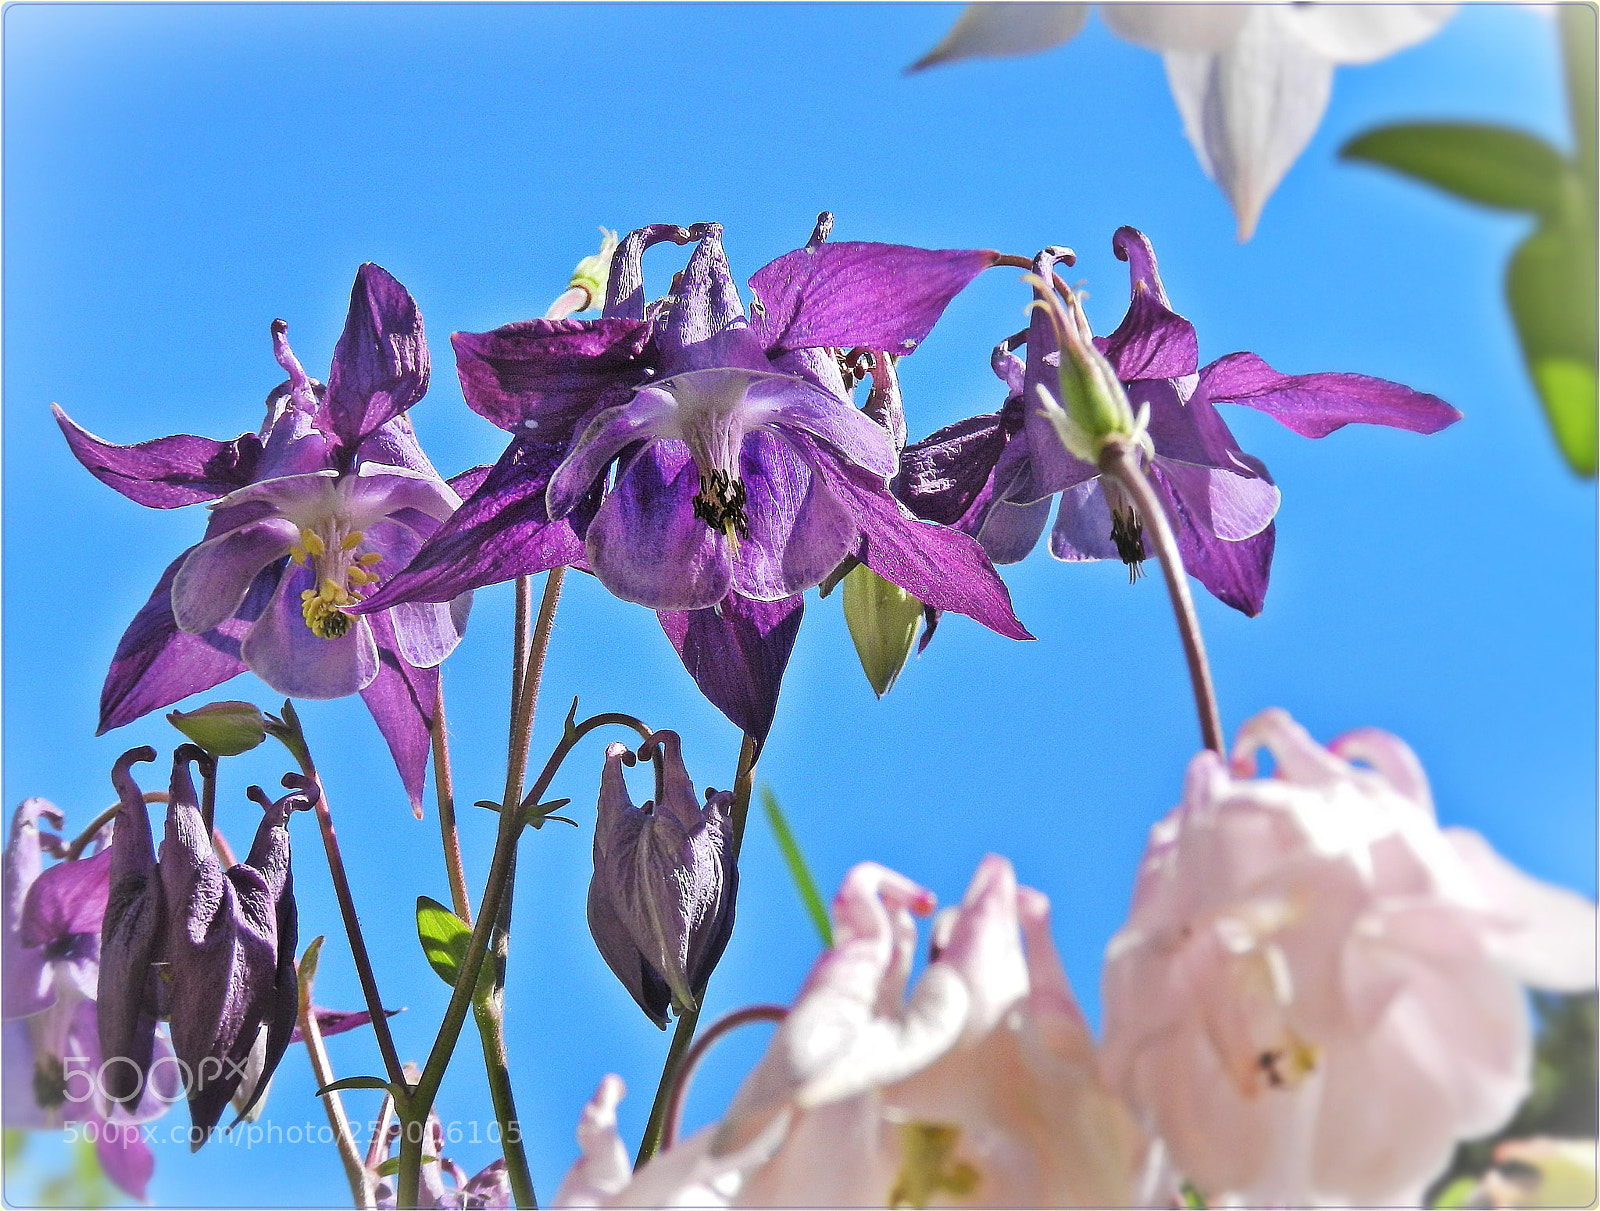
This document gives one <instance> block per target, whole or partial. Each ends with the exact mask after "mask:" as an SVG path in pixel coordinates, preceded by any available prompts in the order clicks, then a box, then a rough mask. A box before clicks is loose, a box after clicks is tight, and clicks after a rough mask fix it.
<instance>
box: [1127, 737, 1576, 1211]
mask: <svg viewBox="0 0 1600 1211" xmlns="http://www.w3.org/2000/svg"><path fill="white" fill-rule="evenodd" d="M1262 748H1265V749H1267V750H1268V751H1270V752H1271V754H1272V756H1273V758H1274V760H1275V762H1276V766H1277V771H1276V777H1273V778H1256V777H1254V774H1255V772H1256V771H1255V755H1256V753H1257V752H1258V751H1259V750H1260V749H1262ZM1358 763H1359V764H1358ZM1524 984H1529V985H1533V986H1534V987H1540V988H1549V989H1557V990H1563V991H1577V990H1580V989H1585V988H1593V987H1594V986H1595V908H1594V905H1592V904H1590V903H1589V902H1588V901H1587V900H1584V899H1583V898H1582V897H1580V896H1578V895H1576V894H1574V893H1572V892H1568V891H1564V890H1561V889H1559V888H1555V887H1552V886H1549V885H1547V884H1544V883H1540V882H1538V881H1536V880H1534V879H1530V878H1528V877H1527V876H1526V875H1524V874H1522V873H1521V872H1520V871H1518V870H1516V869H1515V868H1514V867H1512V866H1511V865H1510V864H1508V863H1507V862H1506V861H1505V860H1504V859H1502V858H1501V857H1499V856H1498V855H1497V854H1496V853H1495V852H1494V851H1493V850H1492V849H1491V848H1490V847H1489V845H1488V843H1487V842H1485V841H1484V840H1483V838H1482V837H1480V836H1479V835H1478V834H1476V833H1473V832H1469V831H1467V830H1465V829H1459V828H1450V829H1443V830H1441V829H1440V828H1439V826H1438V824H1437V823H1436V821H1435V819H1434V813H1433V804H1432V800H1431V797H1430V795H1429V792H1428V783H1427V779H1426V777H1425V775H1424V774H1423V771H1422V767H1421V765H1420V763H1419V762H1418V761H1417V758H1416V757H1415V755H1413V754H1412V752H1411V750H1410V749H1408V748H1407V747H1406V746H1405V745H1404V744H1403V743H1401V742H1400V741H1399V740H1397V739H1395V738H1394V737H1393V736H1390V735H1387V734H1386V733H1383V732H1379V731H1375V730H1370V729H1368V730H1362V731H1357V732H1351V733H1349V734H1348V735H1346V736H1343V737H1341V738H1340V739H1338V740H1335V741H1334V742H1333V743H1332V744H1331V745H1330V746H1329V747H1328V748H1326V749H1324V748H1322V747H1321V746H1320V745H1318V744H1317V743H1316V742H1315V741H1314V740H1312V739H1311V737H1310V736H1309V735H1308V734H1307V733H1306V732H1305V730H1304V729H1303V728H1301V727H1300V726H1299V725H1298V724H1296V723H1295V722H1294V721H1293V720H1292V719H1290V718H1289V716H1288V715H1287V714H1286V713H1285V712H1283V711H1281V710H1269V711H1265V712H1263V713H1262V714H1260V715H1257V716H1256V717H1255V718H1254V719H1252V720H1250V722H1248V723H1246V724H1245V726H1244V727H1243V728H1242V729H1241V731H1240V733H1239V738H1238V740H1237V742H1236V743H1235V746H1234V752H1233V761H1232V765H1231V767H1230V766H1229V765H1228V764H1226V763H1224V761H1223V759H1222V758H1221V757H1220V756H1218V755H1217V754H1215V753H1210V752H1204V753H1201V754H1200V755H1199V756H1197V757H1196V758H1195V759H1194V760H1193V761H1192V762H1191V763H1190V766H1189V773H1188V779H1187V782H1186V785H1185V788H1184V797H1183V802H1182V803H1181V804H1180V805H1179V806H1178V807H1177V808H1176V809H1175V810H1174V811H1173V812H1172V813H1171V814H1170V815H1168V816H1167V818H1166V819H1164V820H1162V821H1161V822H1160V823H1159V824H1157V825H1156V826H1155V827H1154V828H1153V829H1152V830H1151V835H1150V844H1149V848H1148V849H1147V851H1146V853H1145V858H1144V863H1143V866H1142V867H1141V869H1140V872H1139V876H1138V881H1137V884H1136V886H1135V889H1134V897H1133V907H1132V910H1131V912H1130V914H1129V919H1128V922H1127V924H1126V925H1125V926H1124V927H1123V928H1122V929H1121V931H1119V932H1118V933H1117V935H1116V936H1115V937H1114V938H1113V939H1112V940H1111V943H1110V945H1109V947H1108V948H1107V952H1106V966H1105V974H1104V1005H1105V1064H1106V1072H1107V1076H1108V1078H1109V1079H1110V1081H1111V1083H1112V1085H1113V1086H1114V1087H1115V1088H1116V1089H1117V1090H1118V1091H1120V1092H1121V1093H1122V1094H1123V1095H1124V1096H1125V1097H1126V1098H1127V1100H1128V1102H1129V1103H1130V1104H1131V1105H1132V1106H1133V1107H1134V1108H1135V1110H1136V1112H1137V1113H1138V1114H1139V1116H1140V1118H1141V1121H1142V1124H1143V1125H1144V1126H1145V1127H1146V1129H1147V1130H1148V1131H1149V1132H1150V1134H1151V1135H1152V1136H1155V1137H1159V1138H1160V1140H1161V1141H1162V1142H1163V1143H1164V1144H1165V1146H1166V1148H1167V1150H1168V1151H1169V1153H1170V1156H1171V1159H1172V1161H1173V1163H1174V1164H1175V1165H1176V1167H1177V1168H1178V1169H1179V1170H1180V1171H1181V1172H1182V1173H1183V1174H1184V1175H1185V1176H1187V1177H1188V1178H1189V1179H1190V1180H1191V1181H1193V1182H1194V1183H1195V1184H1196V1185H1197V1186H1198V1187H1199V1189H1200V1191H1201V1193H1202V1194H1203V1195H1204V1196H1205V1198H1206V1200H1207V1202H1208V1204H1210V1205H1213V1206H1215V1205H1218V1204H1221V1203H1224V1202H1242V1203H1245V1204H1247V1205H1253V1206H1260V1205H1270V1204H1277V1205H1288V1206H1306V1205H1310V1204H1319V1203H1320V1204H1328V1203H1343V1204H1347V1205H1348V1204H1363V1205H1368V1206H1395V1205H1410V1206H1417V1205H1418V1203H1419V1200H1420V1199H1421V1196H1422V1193H1423V1190H1424V1187H1425V1186H1426V1185H1427V1183H1428V1181H1429V1180H1430V1179H1431V1178H1433V1177H1434V1176H1435V1175H1436V1174H1438V1173H1439V1172H1440V1171H1441V1170H1442V1169H1443V1168H1444V1167H1445V1165H1446V1163H1447V1162H1448V1161H1449V1159H1450V1155H1451V1151H1452V1149H1453V1148H1454V1146H1455V1143H1456V1141H1457V1140H1459V1139H1464V1138H1471V1137H1475V1136H1480V1135H1485V1134H1487V1133H1489V1132H1492V1131H1493V1130H1495V1129H1496V1128H1498V1127H1499V1126H1500V1125H1501V1124H1502V1123H1504V1122H1505V1121H1506V1120H1507V1119H1508V1118H1509V1117H1510V1116H1511V1114H1512V1113H1513V1111H1515V1109H1516V1107H1517V1105H1518V1103H1519V1102H1520V1101H1521V1100H1522V1098H1523V1096H1524V1095H1525V1094H1526V1092H1527V1089H1528V1075H1529V1066H1530V1061H1531V1053H1532V1052H1531V1041H1530V1027H1529V1020H1528V1008H1527V1004H1526V998H1525V996H1524V993H1523V989H1522V986H1523V985H1524Z"/></svg>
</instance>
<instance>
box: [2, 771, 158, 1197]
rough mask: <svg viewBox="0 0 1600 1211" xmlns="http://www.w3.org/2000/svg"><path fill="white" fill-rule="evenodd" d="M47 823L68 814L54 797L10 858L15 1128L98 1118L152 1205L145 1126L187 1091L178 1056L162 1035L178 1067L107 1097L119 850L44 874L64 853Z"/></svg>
mask: <svg viewBox="0 0 1600 1211" xmlns="http://www.w3.org/2000/svg"><path fill="white" fill-rule="evenodd" d="M41 822H44V823H46V824H48V825H50V826H51V827H53V828H56V829H59V828H60V827H61V825H62V823H63V817H62V814H61V812H60V811H59V810H58V809H57V808H56V807H55V806H54V805H52V804H50V803H48V802H46V801H45V800H43V799H27V800H25V801H24V802H23V804H22V806H21V807H19V808H18V809H17V812H16V815H15V816H13V817H12V823H11V838H10V841H9V843H8V844H7V846H6V853H5V919H4V925H3V933H0V938H3V941H4V979H3V981H0V983H3V990H4V997H3V999H4V1010H3V1013H0V1017H3V1018H4V1023H3V1026H0V1029H3V1032H4V1040H3V1042H4V1055H3V1058H0V1064H3V1067H4V1084H5V1125H6V1126H7V1127H18V1128H24V1129H39V1130H48V1129H52V1128H59V1127H60V1126H61V1125H62V1123H63V1122H66V1121H69V1120H71V1121H78V1122H86V1123H87V1122H93V1123H94V1124H95V1126H96V1129H97V1130H96V1134H95V1152H96V1155H97V1156H98V1157H99V1160H100V1163H101V1167H102V1168H103V1169H104V1170H105V1172H106V1175H107V1176H108V1177H109V1178H110V1179H111V1180H112V1181H113V1182H115V1183H116V1184H117V1186H118V1187H120V1188H121V1189H123V1190H125V1191H127V1192H128V1193H129V1194H131V1195H132V1196H133V1197H135V1198H139V1199H142V1198H144V1196H145V1188H146V1186H147V1185H148V1183H149V1181H150V1175H151V1174H152V1173H153V1172H154V1170H155V1158H154V1156H152V1154H151V1152H150V1149H149V1148H147V1147H146V1146H145V1144H144V1141H143V1139H142V1133H141V1131H140V1128H139V1124H141V1123H144V1122H147V1121H149V1120H150V1119H153V1118H157V1117H159V1116H160V1115H162V1114H165V1113H166V1111H167V1108H168V1106H170V1105H171V1103H172V1102H173V1101H174V1100H175V1099H176V1098H177V1097H179V1096H181V1095H180V1093H179V1092H178V1089H177V1079H176V1078H177V1070H176V1066H175V1065H172V1064H171V1063H170V1061H171V1060H172V1050H171V1048H170V1047H168V1046H167V1045H166V1043H165V1040H159V1039H152V1052H153V1053H155V1054H157V1056H158V1058H159V1059H162V1060H164V1061H167V1063H166V1064H165V1066H164V1067H163V1068H162V1070H160V1071H157V1072H155V1073H154V1074H153V1080H152V1081H151V1082H150V1083H149V1084H147V1085H146V1086H145V1087H144V1088H143V1089H142V1090H141V1093H142V1096H141V1097H139V1098H138V1099H136V1100H132V1105H131V1108H130V1107H123V1106H120V1105H116V1104H115V1103H113V1102H111V1101H110V1100H109V1099H108V1098H107V1097H106V1096H105V1093H104V1091H103V1089H102V1088H101V1081H100V1074H101V1073H102V1072H103V1071H107V1072H108V1071H110V1070H111V1068H115V1067H116V1065H115V1064H113V1065H111V1067H110V1068H108V1067H106V1066H105V1064H104V1061H103V1058H102V1054H101V1051H100V1047H99V1042H98V1037H97V1036H98V1032H99V1026H98V1014H97V1005H96V1002H95V994H96V987H97V983H98V976H99V971H98V958H99V954H100V926H101V920H102V917H103V916H104V913H105V909H106V900H107V896H108V894H109V890H110V866H111V853H110V851H109V850H108V849H106V848H104V847H101V848H100V849H99V851H98V852H97V853H95V854H94V856H92V857H89V858H80V859H75V860H73V861H69V862H59V863H57V864H56V865H54V866H52V867H50V868H49V869H45V868H44V866H43V852H42V851H43V848H44V846H45V843H46V841H48V843H49V845H50V847H51V848H55V846H56V845H57V844H58V843H59V838H58V837H56V836H54V835H53V834H46V833H44V832H42V830H41V828H40V823H41ZM104 839H105V834H102V836H101V838H100V840H104Z"/></svg>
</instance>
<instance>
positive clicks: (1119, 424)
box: [1034, 291, 1149, 463]
mask: <svg viewBox="0 0 1600 1211" xmlns="http://www.w3.org/2000/svg"><path fill="white" fill-rule="evenodd" d="M1034 306H1036V307H1046V308H1048V309H1049V311H1050V316H1051V320H1052V321H1053V323H1054V325H1055V329H1056V339H1057V341H1058V342H1059V343H1060V347H1061V369H1060V377H1059V379H1058V382H1059V389H1060V395H1061V398H1060V401H1059V402H1057V401H1056V400H1055V399H1053V398H1052V397H1051V395H1050V392H1049V390H1048V388H1046V387H1045V386H1044V385H1043V384H1041V385H1040V386H1039V388H1038V392H1039V400H1038V404H1039V411H1040V412H1041V413H1042V414H1043V415H1044V417H1045V419H1046V420H1048V421H1049V422H1050V423H1051V425H1052V426H1053V427H1054V428H1055V431H1056V434H1057V436H1058V437H1060V439H1061V444H1062V445H1063V446H1064V447H1066V450H1067V453H1069V454H1071V455H1072V456H1073V457H1074V458H1080V459H1082V460H1083V461H1084V462H1087V463H1098V462H1099V461H1100V451H1101V450H1102V449H1103V448H1104V446H1105V443H1106V440H1107V439H1108V438H1111V437H1120V438H1125V439H1127V440H1129V441H1133V442H1137V443H1139V444H1142V445H1148V444H1149V443H1148V438H1147V437H1146V436H1145V432H1144V430H1145V425H1146V424H1147V422H1148V420H1149V406H1148V405H1145V406H1144V407H1143V408H1141V409H1140V411H1139V415H1138V416H1135V415H1134V412H1133V405H1132V404H1130V403H1129V402H1128V393H1127V392H1126V391H1125V390H1123V387H1122V383H1121V381H1120V380H1119V379H1118V378H1117V372H1116V371H1115V370H1114V369H1112V367H1111V363H1110V362H1108V361H1107V360H1106V358H1105V355H1104V354H1102V353H1101V352H1100V350H1098V349H1096V348H1095V346H1094V333H1093V332H1092V331H1090V328H1089V320H1088V317H1087V316H1085V315H1084V314H1083V307H1082V305H1081V304H1080V303H1079V302H1078V298H1077V296H1076V295H1074V294H1073V293H1072V292H1071V291H1066V292H1065V294H1064V295H1057V294H1056V293H1055V292H1054V291H1051V292H1050V295H1049V297H1048V299H1041V300H1040V301H1038V302H1036V303H1035V304H1034Z"/></svg>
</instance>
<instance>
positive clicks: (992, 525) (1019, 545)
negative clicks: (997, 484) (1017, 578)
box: [976, 488, 1073, 564]
mask: <svg viewBox="0 0 1600 1211" xmlns="http://www.w3.org/2000/svg"><path fill="white" fill-rule="evenodd" d="M1067 490H1068V491H1069V492H1070V491H1072V490H1073V489H1071V488H1069V489H1067ZM1049 520H1050V497H1048V496H1043V497H1040V498H1039V499H1038V500H1036V501H1034V502H1033V503H1032V504H1026V505H1018V504H1012V503H1011V502H1010V501H1009V500H997V501H995V502H994V503H993V504H992V505H991V506H990V507H989V511H988V513H987V514H986V515H985V517H984V519H983V525H982V526H981V527H980V528H979V530H978V533H977V535H976V538H977V540H978V542H979V544H980V545H981V546H982V547H983V553H984V554H985V555H987V556H988V557H989V559H990V562H992V563H996V564H1007V563H1020V562H1022V560H1023V559H1025V558H1026V557H1027V555H1028V552H1030V551H1032V550H1033V548H1034V547H1035V546H1036V545H1037V544H1038V542H1039V535H1041V534H1043V533H1044V527H1045V523H1046V522H1047V521H1049Z"/></svg>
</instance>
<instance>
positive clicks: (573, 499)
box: [546, 387, 678, 518]
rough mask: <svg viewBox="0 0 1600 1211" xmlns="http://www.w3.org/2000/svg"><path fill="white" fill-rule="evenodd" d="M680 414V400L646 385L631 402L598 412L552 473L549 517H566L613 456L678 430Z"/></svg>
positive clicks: (547, 492)
mask: <svg viewBox="0 0 1600 1211" xmlns="http://www.w3.org/2000/svg"><path fill="white" fill-rule="evenodd" d="M677 417H678V402H677V400H676V399H674V398H673V396H672V394H671V392H668V391H663V390H659V389H657V388H655V387H646V388H645V389H644V390H642V391H640V392H639V393H638V394H637V395H635V396H634V397H633V399H632V400H630V401H629V402H628V403H626V404H621V405H618V406H617V407H615V408H607V409H606V410H605V411H604V412H601V413H599V414H597V415H596V416H595V418H594V419H593V420H591V421H590V422H589V424H588V426H587V427H586V428H585V429H584V431H583V433H582V434H581V435H580V436H579V437H578V440H577V441H575V442H574V443H573V444H572V447H571V450H570V451H569V452H568V454H567V456H566V457H565V458H564V459H562V460H561V462H560V465H559V466H557V467H556V469H555V470H554V472H552V473H551V475H550V487H549V488H548V489H547V491H546V506H547V508H548V509H549V516H550V517H553V518H554V517H565V516H566V515H567V514H568V513H570V512H571V511H572V509H573V508H574V507H575V506H576V505H577V503H578V501H580V500H581V499H583V497H584V495H585V493H587V492H588V491H589V489H590V488H592V487H593V486H594V482H595V480H597V479H599V478H600V474H601V472H603V471H604V470H605V469H606V466H607V465H608V464H609V463H610V462H611V460H612V459H614V458H615V457H617V455H619V454H621V453H622V451H623V450H625V449H627V448H628V447H629V446H631V445H632V444H633V443H635V442H638V441H644V440H646V439H648V438H651V437H654V436H656V435H657V434H659V433H661V432H662V431H664V430H667V429H675V428H676V425H677Z"/></svg>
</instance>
